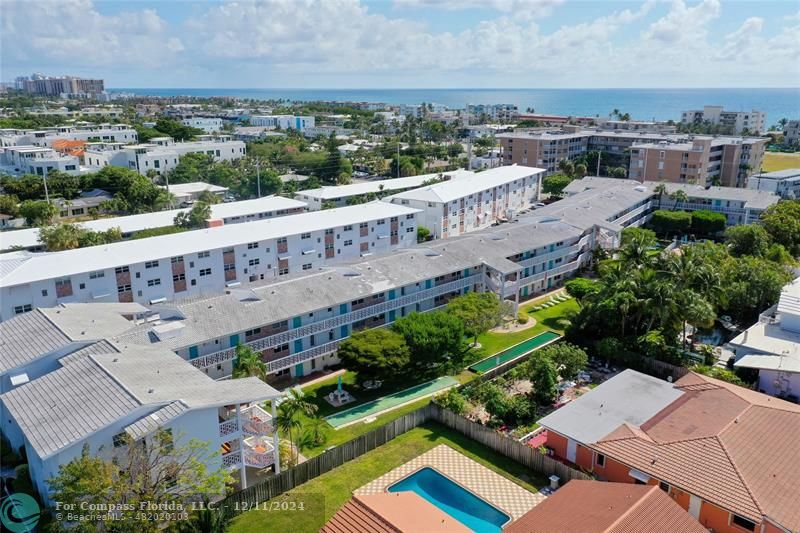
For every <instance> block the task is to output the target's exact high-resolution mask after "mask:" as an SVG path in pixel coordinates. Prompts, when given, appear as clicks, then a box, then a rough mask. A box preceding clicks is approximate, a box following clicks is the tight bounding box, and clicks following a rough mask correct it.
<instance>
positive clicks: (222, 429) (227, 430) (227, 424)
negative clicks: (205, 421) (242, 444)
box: [219, 418, 239, 437]
mask: <svg viewBox="0 0 800 533" xmlns="http://www.w3.org/2000/svg"><path fill="white" fill-rule="evenodd" d="M237 431H239V423H238V421H237V420H236V419H235V418H232V419H230V420H225V421H224V422H220V423H219V436H220V437H226V436H228V435H231V434H233V433H236V432H237Z"/></svg>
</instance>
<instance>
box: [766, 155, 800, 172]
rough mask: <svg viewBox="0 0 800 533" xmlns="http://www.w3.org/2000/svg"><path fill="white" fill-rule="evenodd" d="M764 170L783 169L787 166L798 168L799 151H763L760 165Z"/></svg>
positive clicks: (799, 160) (799, 164) (799, 161)
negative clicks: (790, 152) (762, 159)
mask: <svg viewBox="0 0 800 533" xmlns="http://www.w3.org/2000/svg"><path fill="white" fill-rule="evenodd" d="M761 168H762V169H763V171H764V172H773V171H775V170H784V169H787V168H800V152H795V153H793V154H785V153H781V152H765V153H764V162H763V163H762V165H761Z"/></svg>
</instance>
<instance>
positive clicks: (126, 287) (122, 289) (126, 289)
mask: <svg viewBox="0 0 800 533" xmlns="http://www.w3.org/2000/svg"><path fill="white" fill-rule="evenodd" d="M130 291H131V286H130V285H117V292H130Z"/></svg>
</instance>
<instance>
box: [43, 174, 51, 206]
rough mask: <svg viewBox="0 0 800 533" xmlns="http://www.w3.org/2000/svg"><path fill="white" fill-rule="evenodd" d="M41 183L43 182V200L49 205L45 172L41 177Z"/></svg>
mask: <svg viewBox="0 0 800 533" xmlns="http://www.w3.org/2000/svg"><path fill="white" fill-rule="evenodd" d="M42 181H43V182H44V199H45V201H46V202H47V203H48V204H49V203H50V195H49V194H47V170H45V173H44V174H43V175H42Z"/></svg>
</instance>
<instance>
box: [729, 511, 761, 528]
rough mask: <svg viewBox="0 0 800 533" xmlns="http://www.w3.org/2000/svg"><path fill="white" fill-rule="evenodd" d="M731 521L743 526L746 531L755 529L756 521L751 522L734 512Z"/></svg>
mask: <svg viewBox="0 0 800 533" xmlns="http://www.w3.org/2000/svg"><path fill="white" fill-rule="evenodd" d="M731 522H732V523H733V524H735V525H737V526H739V527H741V528H743V529H746V530H747V531H755V530H756V523H755V522H751V521H750V520H748V519H747V518H742V517H741V516H739V515H736V514H735V515H733V519H732V520H731Z"/></svg>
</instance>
